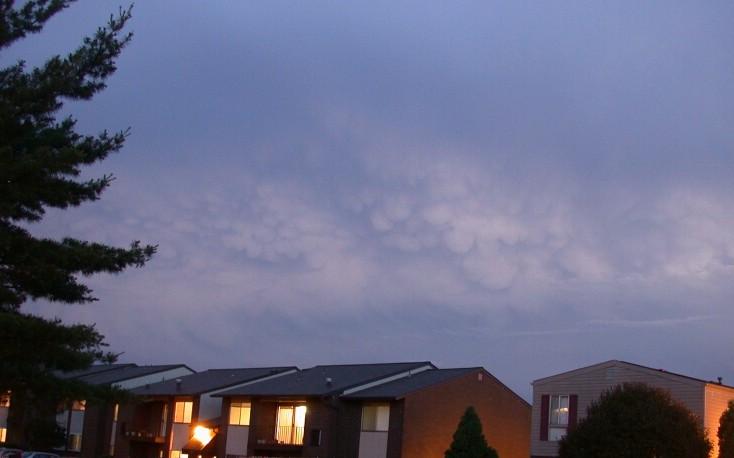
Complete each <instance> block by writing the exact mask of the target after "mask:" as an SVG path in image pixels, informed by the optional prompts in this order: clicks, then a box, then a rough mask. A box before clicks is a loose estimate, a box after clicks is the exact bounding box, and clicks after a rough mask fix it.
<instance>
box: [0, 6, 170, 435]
mask: <svg viewBox="0 0 734 458" xmlns="http://www.w3.org/2000/svg"><path fill="white" fill-rule="evenodd" d="M74 1H75V0H28V1H25V2H23V3H22V4H21V5H16V4H15V3H16V2H15V1H14V0H0V52H2V50H3V49H6V48H8V47H9V46H12V45H13V44H14V43H16V42H17V41H18V40H21V39H24V38H26V37H27V36H28V35H31V34H34V33H38V32H40V31H41V30H42V28H43V26H44V24H45V23H46V22H47V21H48V20H49V19H50V18H51V17H53V16H54V15H55V14H56V13H58V12H60V11H62V10H63V9H65V8H66V7H68V6H69V5H70V4H72V3H73V2H74ZM130 15H131V10H130V9H120V11H119V13H118V14H116V15H112V16H110V19H109V21H108V22H107V24H106V25H104V26H103V27H100V28H98V30H97V31H96V32H95V33H94V34H93V35H91V36H90V37H87V38H85V39H84V40H83V42H82V43H81V45H80V46H79V47H78V48H77V49H76V50H74V51H72V52H70V53H69V54H68V55H66V56H64V57H62V56H58V55H57V56H51V57H50V58H49V59H48V60H47V61H46V63H45V64H43V65H41V66H38V67H35V68H26V64H25V62H24V61H22V60H21V61H18V62H16V63H14V64H12V65H9V66H7V67H4V68H2V69H0V329H3V334H2V335H3V339H2V345H0V361H2V364H0V393H3V394H4V395H7V394H8V393H10V399H11V409H10V417H9V418H8V423H9V426H10V428H9V438H8V440H9V441H14V442H18V443H23V442H25V443H26V444H27V445H34V444H33V442H34V441H36V439H34V438H38V439H37V440H41V438H43V437H50V436H51V435H53V434H52V433H51V432H49V431H50V429H49V428H51V429H52V428H53V425H49V424H42V423H43V422H44V421H45V420H44V418H46V417H47V414H48V410H49V409H51V411H52V412H51V413H53V410H54V409H56V406H58V405H59V404H58V402H59V401H60V400H63V399H78V400H81V399H94V398H95V397H98V396H100V395H103V393H101V391H100V390H97V389H95V388H94V387H90V386H88V385H86V384H84V383H80V382H78V381H75V380H73V379H69V378H64V377H59V374H62V373H63V372H68V371H74V370H80V369H85V368H87V367H89V366H91V365H92V364H93V363H94V362H104V361H107V362H111V361H113V360H114V359H115V355H114V354H112V353H109V352H106V351H105V350H104V347H105V346H106V344H105V343H104V337H103V336H102V335H101V334H99V333H98V332H97V331H96V329H95V328H94V325H67V324H64V323H62V322H61V321H60V320H58V319H54V320H49V319H45V318H41V317H37V316H32V315H30V314H27V313H24V312H23V310H22V305H23V304H24V303H26V302H27V301H29V300H47V301H53V302H61V303H69V304H73V303H88V302H92V301H95V300H97V298H96V297H94V295H93V294H92V293H93V291H92V290H91V289H90V288H89V287H88V286H87V285H85V284H84V283H83V281H82V280H83V277H88V276H90V275H93V274H97V273H117V272H121V271H122V270H124V269H126V268H128V267H133V266H134V267H140V266H142V265H144V264H145V262H146V261H148V260H149V259H150V257H151V256H152V255H153V254H154V253H155V251H156V247H155V246H152V245H142V244H141V243H140V242H139V241H133V242H132V243H131V244H130V246H128V247H113V246H108V245H105V244H102V243H97V242H93V241H86V240H79V239H76V238H73V237H71V236H67V237H62V238H60V239H58V240H57V239H51V238H39V237H36V236H34V235H33V233H32V229H33V224H34V223H37V222H39V221H41V220H42V218H43V217H44V215H45V212H46V210H47V209H50V208H56V209H67V208H70V207H75V206H79V205H81V204H82V203H85V202H90V201H94V200H97V199H99V198H100V196H101V194H102V192H103V191H104V190H105V189H106V188H107V187H108V186H109V185H110V183H111V181H112V180H113V177H112V176H111V175H104V176H102V177H99V178H97V179H92V180H81V179H80V173H81V171H82V168H83V167H85V166H90V165H92V164H95V163H97V162H99V161H102V160H103V159H105V158H106V157H107V156H108V155H110V154H112V153H115V152H117V151H119V150H120V149H121V148H122V146H123V144H124V142H125V139H126V137H127V135H128V130H127V129H124V130H120V131H118V132H116V133H112V134H110V133H108V132H107V131H103V132H101V133H98V134H96V135H84V134H81V133H78V132H77V131H76V120H75V119H74V118H72V117H71V116H68V117H64V118H63V119H58V118H59V112H60V110H61V109H62V108H63V106H64V102H65V101H71V100H74V101H85V100H90V99H91V98H92V97H93V96H94V95H95V94H97V93H98V92H99V91H101V90H102V89H104V88H105V81H106V79H107V78H108V77H109V76H110V75H111V74H112V73H113V72H114V71H115V70H116V64H115V62H116V59H117V57H118V56H119V54H120V52H121V51H122V50H123V48H124V47H125V46H126V45H127V44H128V43H129V42H130V39H131V38H132V34H131V33H125V32H124V30H123V29H124V27H125V24H126V22H127V21H128V19H129V18H130ZM49 406H50V407H49ZM51 418H53V417H51ZM39 422H40V423H39ZM44 428H47V429H46V430H45V432H44ZM44 445H45V444H44Z"/></svg>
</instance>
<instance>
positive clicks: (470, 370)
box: [345, 366, 532, 407]
mask: <svg viewBox="0 0 734 458" xmlns="http://www.w3.org/2000/svg"><path fill="white" fill-rule="evenodd" d="M433 370H436V371H461V370H466V371H468V372H466V373H464V374H461V375H456V376H454V377H451V378H448V379H446V380H442V381H440V382H436V383H434V384H432V385H428V386H424V387H422V388H418V389H415V390H413V391H410V392H408V393H406V394H403V395H400V396H359V394H358V392H357V394H350V395H349V398H348V399H350V400H355V401H368V400H377V399H389V400H393V401H398V400H401V399H405V398H406V397H408V396H410V395H413V394H415V393H420V392H421V391H424V390H427V389H429V388H433V387H435V386H439V385H443V384H444V383H448V382H450V381H452V380H454V379H455V378H456V377H464V376H466V375H469V374H472V373H474V372H483V373H484V374H485V375H487V376H489V377H491V378H492V380H494V381H495V382H496V383H497V384H498V385H499V386H500V387H501V388H502V389H503V390H505V391H507V392H508V393H510V394H512V395H513V396H515V397H516V398H517V399H519V400H521V401H522V402H524V403H525V404H527V406H528V407H532V404H530V403H529V402H528V401H526V400H525V399H523V397H522V396H520V395H519V394H517V393H515V391H513V390H512V389H510V387H508V386H507V385H505V384H504V383H502V381H501V380H500V379H498V378H497V377H495V376H494V375H492V373H491V372H489V371H488V370H487V369H485V368H484V367H483V366H475V367H448V368H441V369H439V368H436V369H433ZM345 394H346V393H345Z"/></svg>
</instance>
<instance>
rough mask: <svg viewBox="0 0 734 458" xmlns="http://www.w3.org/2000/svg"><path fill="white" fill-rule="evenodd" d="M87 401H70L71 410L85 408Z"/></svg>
mask: <svg viewBox="0 0 734 458" xmlns="http://www.w3.org/2000/svg"><path fill="white" fill-rule="evenodd" d="M86 408H87V401H74V402H72V403H71V410H86Z"/></svg>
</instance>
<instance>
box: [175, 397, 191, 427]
mask: <svg viewBox="0 0 734 458" xmlns="http://www.w3.org/2000/svg"><path fill="white" fill-rule="evenodd" d="M193 408H194V403H193V402H191V401H179V402H177V403H176V410H174V413H173V421H174V423H191V411H192V410H193Z"/></svg>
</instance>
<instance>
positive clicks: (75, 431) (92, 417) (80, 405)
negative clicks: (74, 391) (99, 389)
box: [56, 364, 194, 458]
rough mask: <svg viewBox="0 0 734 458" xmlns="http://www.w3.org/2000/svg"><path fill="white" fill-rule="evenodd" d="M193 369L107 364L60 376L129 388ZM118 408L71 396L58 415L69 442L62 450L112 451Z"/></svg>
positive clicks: (78, 452) (91, 454)
mask: <svg viewBox="0 0 734 458" xmlns="http://www.w3.org/2000/svg"><path fill="white" fill-rule="evenodd" d="M193 373H194V371H193V370H192V369H190V368H189V367H187V366H185V365H183V364H167V365H152V366H138V365H137V364H104V365H94V366H92V367H90V368H89V369H86V370H83V371H76V372H69V373H66V374H60V376H61V377H65V378H76V379H79V380H83V381H85V382H87V383H90V384H92V385H109V386H116V387H117V388H121V389H128V390H129V389H133V388H135V387H137V386H141V385H145V384H148V383H155V382H159V381H162V380H166V379H173V378H177V377H182V376H185V375H189V374H193ZM118 408H119V406H116V405H95V404H90V403H87V402H86V401H85V400H69V401H68V403H67V405H66V406H65V408H64V409H61V411H60V412H59V413H58V415H57V416H56V422H57V423H58V424H59V425H60V426H62V427H63V428H64V429H65V430H66V441H65V445H64V446H63V447H60V448H59V449H58V451H59V452H62V453H63V454H65V455H68V456H75V455H78V456H81V457H88V458H93V457H97V456H102V455H112V454H113V453H114V448H115V437H116V434H117V418H116V416H117V411H118Z"/></svg>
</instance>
